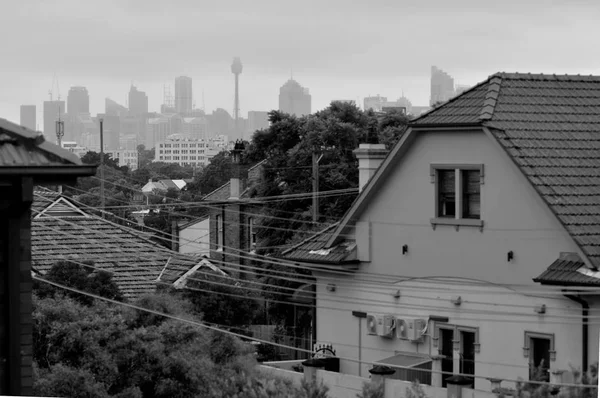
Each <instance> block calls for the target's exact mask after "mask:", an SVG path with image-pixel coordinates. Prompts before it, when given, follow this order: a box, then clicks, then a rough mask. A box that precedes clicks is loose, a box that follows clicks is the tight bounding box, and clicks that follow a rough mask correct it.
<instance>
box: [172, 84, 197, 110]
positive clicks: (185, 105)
mask: <svg viewBox="0 0 600 398" xmlns="http://www.w3.org/2000/svg"><path fill="white" fill-rule="evenodd" d="M192 101H193V100H192V78H191V77H187V76H179V77H177V78H175V111H176V112H177V113H180V114H185V115H187V114H188V113H190V112H191V111H192V105H193V103H192Z"/></svg>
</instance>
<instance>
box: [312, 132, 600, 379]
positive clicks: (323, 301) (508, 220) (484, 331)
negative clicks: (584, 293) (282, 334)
mask: <svg viewBox="0 0 600 398" xmlns="http://www.w3.org/2000/svg"><path fill="white" fill-rule="evenodd" d="M435 163H438V164H447V163H456V164H462V163H477V164H480V163H482V164H484V167H485V182H484V184H483V185H481V215H482V216H481V217H482V219H483V220H484V223H485V224H484V228H483V231H480V229H479V228H473V227H460V229H459V230H456V229H455V228H454V227H453V226H437V228H436V229H435V230H434V229H433V228H432V226H431V224H430V219H431V218H433V217H434V215H435V214H434V211H435V185H434V184H433V183H432V182H431V179H430V165H431V164H435ZM359 221H361V222H370V223H371V242H372V243H371V247H370V248H371V253H370V258H371V261H370V262H369V263H363V264H362V265H361V267H360V270H359V272H357V273H355V274H354V275H352V276H349V277H342V276H340V275H336V276H335V278H329V279H328V277H327V276H326V275H318V283H319V284H320V285H319V288H318V301H317V305H318V306H319V307H320V308H319V309H318V311H317V325H318V327H317V333H318V340H319V342H322V343H326V342H332V343H333V344H334V348H335V349H336V350H337V352H338V355H339V356H340V357H348V358H354V359H357V358H358V349H357V345H358V333H359V331H358V322H359V320H358V319H357V318H355V317H353V316H352V314H351V311H364V312H367V313H377V314H383V313H392V314H397V315H398V316H403V315H421V316H425V317H427V316H429V315H439V316H448V317H449V318H450V323H451V324H457V325H461V326H472V327H478V328H479V333H480V343H481V351H480V353H478V354H476V362H477V363H476V366H475V369H476V376H480V378H478V379H477V381H476V384H475V388H476V389H481V390H489V388H490V382H489V381H487V380H485V377H498V378H504V379H517V378H528V359H527V358H525V357H524V355H523V344H524V332H525V331H526V330H527V331H533V332H543V333H555V339H556V340H555V341H556V351H557V359H556V361H555V362H553V363H551V367H552V368H556V369H569V368H570V365H575V366H580V365H581V350H582V348H581V321H580V320H578V319H577V317H578V316H579V315H580V314H581V307H580V306H578V305H577V304H575V303H573V302H571V301H570V300H567V299H565V298H564V297H562V296H561V295H560V292H559V291H558V290H557V289H554V290H553V292H550V293H546V294H540V293H538V294H537V295H536V296H528V295H524V294H521V293H515V292H514V291H512V290H510V289H506V288H502V287H494V286H492V285H489V284H488V285H483V286H479V287H476V288H473V289H467V288H460V287H458V286H451V285H448V284H447V283H446V284H431V283H429V284H425V285H418V284H417V282H415V281H412V282H405V283H401V284H399V285H394V282H397V281H398V280H399V278H400V277H401V276H411V277H433V276H454V277H463V278H476V279H480V280H485V281H488V282H493V283H496V284H512V285H515V286H514V287H516V288H519V289H520V290H521V291H522V292H529V293H531V291H532V290H533V289H536V290H537V291H539V290H540V286H539V285H536V284H534V282H533V281H532V278H534V277H536V276H538V275H539V274H540V273H542V272H543V271H544V270H545V269H546V268H547V267H548V266H549V265H550V264H551V263H552V262H553V261H554V260H556V259H557V258H558V256H559V254H560V252H577V251H578V248H577V246H576V245H575V243H574V242H573V241H572V240H571V238H570V237H569V236H568V235H567V234H566V232H564V230H563V228H562V226H561V225H560V223H559V222H558V221H557V220H556V218H555V217H554V216H553V214H552V213H551V212H550V210H549V209H548V208H547V207H546V206H545V204H544V203H543V201H542V200H541V199H540V198H539V197H538V196H537V194H536V192H535V190H534V189H533V188H532V187H531V186H530V185H529V183H528V182H527V180H526V179H525V177H524V176H523V175H521V174H520V172H519V171H518V170H517V169H516V167H515V166H514V165H513V164H512V163H511V161H510V159H509V158H508V157H507V155H506V154H504V153H503V152H502V150H501V148H499V147H498V146H496V144H495V143H494V142H493V141H491V140H490V139H489V138H488V137H487V136H485V135H484V133H483V132H462V133H448V132H446V133H435V134H434V133H427V134H421V135H420V136H418V137H417V138H416V139H415V141H414V143H413V146H412V147H411V149H410V150H409V151H408V152H407V153H406V154H405V155H404V157H403V159H402V160H401V162H400V163H399V164H398V166H397V167H396V168H395V170H394V171H393V172H392V173H391V175H390V176H389V177H388V179H387V181H386V183H385V184H384V186H382V187H381V188H379V190H378V193H377V195H376V196H375V197H373V198H372V200H371V201H370V202H369V206H368V208H367V209H366V210H365V211H364V212H363V214H362V215H360V217H359ZM350 235H352V233H351V234H350ZM404 244H406V245H408V253H407V254H406V255H402V252H401V247H402V245H404ZM365 246H368V245H360V244H359V248H364V247H365ZM508 251H513V253H514V259H513V261H510V262H508V261H507V252H508ZM367 257H368V256H367ZM381 275H385V277H383V278H382V277H381ZM373 278H379V282H381V283H383V284H384V285H385V284H387V286H389V288H382V287H381V285H371V286H368V285H367V284H366V280H368V279H370V280H373ZM361 282H362V283H361ZM327 283H334V284H336V291H335V292H334V293H331V292H328V291H326V290H325V285H326V284H327ZM516 285H518V286H516ZM397 289H400V293H401V295H400V296H401V297H400V298H399V299H395V298H394V297H393V295H392V293H393V292H394V291H395V290H397ZM452 296H461V297H462V300H463V303H462V305H460V306H458V307H457V306H455V305H454V304H452V303H451V302H450V299H451V297H452ZM541 304H546V306H547V313H546V314H545V315H538V314H536V313H535V311H534V308H535V306H537V305H541ZM360 333H361V334H362V347H363V349H362V359H363V361H365V362H369V361H376V360H380V359H383V358H386V357H389V356H392V355H394V351H395V350H399V351H411V352H414V351H418V352H424V353H431V354H437V349H436V348H434V347H433V346H432V344H431V339H430V338H427V339H426V341H425V344H420V345H416V344H414V343H410V342H405V341H401V340H396V339H394V340H387V339H383V338H381V337H378V336H368V335H367V334H366V325H365V320H363V321H362V328H361V332H360ZM592 333H597V328H596V332H592ZM336 343H337V344H336ZM591 350H592V348H591V347H590V351H591ZM596 352H597V351H596ZM591 362H592V361H591ZM369 367H370V366H369V365H363V369H362V375H363V376H365V375H366V374H367V373H366V370H367V369H368V368H369ZM341 371H342V372H347V373H351V374H358V365H357V364H356V363H354V362H350V361H342V364H341ZM505 384H508V383H505Z"/></svg>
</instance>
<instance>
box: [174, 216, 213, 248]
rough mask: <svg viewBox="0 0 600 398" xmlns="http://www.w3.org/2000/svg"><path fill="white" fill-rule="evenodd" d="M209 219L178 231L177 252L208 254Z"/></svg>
mask: <svg viewBox="0 0 600 398" xmlns="http://www.w3.org/2000/svg"><path fill="white" fill-rule="evenodd" d="M209 224H210V222H209V219H208V218H207V219H206V220H202V221H200V222H198V223H196V224H193V225H190V226H189V227H187V228H185V229H182V230H180V231H179V253H193V254H205V255H210V236H209V234H210V228H209Z"/></svg>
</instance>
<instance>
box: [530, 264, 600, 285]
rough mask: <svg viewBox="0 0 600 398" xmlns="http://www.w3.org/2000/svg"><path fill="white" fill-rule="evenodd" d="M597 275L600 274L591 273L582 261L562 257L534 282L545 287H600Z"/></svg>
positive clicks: (599, 277) (599, 276) (599, 278)
mask: <svg viewBox="0 0 600 398" xmlns="http://www.w3.org/2000/svg"><path fill="white" fill-rule="evenodd" d="M596 274H599V273H598V272H594V271H590V270H589V268H588V267H587V266H586V265H585V263H584V262H583V261H581V259H579V258H564V257H562V258H559V259H557V260H556V261H555V262H553V263H552V264H551V265H550V266H549V267H548V268H547V269H546V270H545V271H544V272H542V274H541V275H540V276H538V277H537V278H534V279H533V281H534V282H538V283H541V284H543V285H561V286H600V275H596ZM593 275H596V276H593Z"/></svg>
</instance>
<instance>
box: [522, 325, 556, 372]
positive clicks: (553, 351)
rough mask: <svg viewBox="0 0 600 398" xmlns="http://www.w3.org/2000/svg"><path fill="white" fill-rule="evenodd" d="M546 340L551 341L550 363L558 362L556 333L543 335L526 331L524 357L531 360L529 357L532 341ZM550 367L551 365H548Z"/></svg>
mask: <svg viewBox="0 0 600 398" xmlns="http://www.w3.org/2000/svg"><path fill="white" fill-rule="evenodd" d="M532 338H534V339H546V340H550V361H551V362H554V361H556V346H555V345H554V344H555V335H554V333H541V332H532V331H530V330H526V331H525V333H524V341H523V357H524V358H527V359H529V355H530V353H531V339H532ZM548 367H550V364H548Z"/></svg>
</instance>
